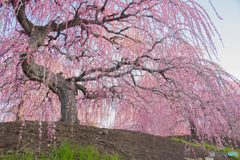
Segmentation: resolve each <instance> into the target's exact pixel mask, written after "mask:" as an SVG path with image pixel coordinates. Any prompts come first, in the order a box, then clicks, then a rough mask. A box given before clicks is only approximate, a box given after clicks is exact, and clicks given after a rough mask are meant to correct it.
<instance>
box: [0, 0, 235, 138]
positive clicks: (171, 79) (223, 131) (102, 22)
mask: <svg viewBox="0 0 240 160" xmlns="http://www.w3.org/2000/svg"><path fill="white" fill-rule="evenodd" d="M0 3H1V8H0V13H1V28H0V29H1V36H0V38H1V39H0V103H1V108H0V109H1V112H0V113H1V120H2V121H7V120H13V119H14V118H16V115H17V116H19V112H21V118H22V120H39V121H57V120H60V121H68V122H76V123H79V122H80V123H86V122H87V119H88V118H89V119H92V120H95V121H99V119H101V121H102V123H107V122H109V121H111V120H113V121H112V122H111V124H109V125H108V127H117V128H127V129H133V130H139V131H142V132H148V133H152V134H159V135H169V134H177V133H180V132H184V133H190V132H191V133H198V134H209V135H224V136H236V137H239V130H238V128H239V125H240V123H239V122H240V121H239V117H240V110H239V99H240V97H239V81H238V80H237V79H235V78H234V77H232V76H231V75H230V74H228V73H227V72H225V71H224V69H222V68H221V66H219V65H218V64H216V63H214V62H213V61H212V57H215V56H217V52H216V48H215V46H214V44H213V41H212V37H213V36H218V37H219V38H220V39H221V37H220V35H219V33H218V32H217V30H216V28H215V26H214V24H213V23H212V21H211V19H210V17H209V16H208V14H207V12H206V11H205V10H204V8H202V7H201V6H200V5H199V4H198V3H197V2H195V1H193V0H88V1H86V0H8V1H6V0H1V1H0ZM18 118H19V117H18ZM184 126H185V127H184Z"/></svg>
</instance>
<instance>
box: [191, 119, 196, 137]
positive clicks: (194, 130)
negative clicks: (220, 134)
mask: <svg viewBox="0 0 240 160" xmlns="http://www.w3.org/2000/svg"><path fill="white" fill-rule="evenodd" d="M189 123H190V131H191V135H193V134H197V132H196V125H195V124H194V122H193V121H192V120H190V121H189Z"/></svg>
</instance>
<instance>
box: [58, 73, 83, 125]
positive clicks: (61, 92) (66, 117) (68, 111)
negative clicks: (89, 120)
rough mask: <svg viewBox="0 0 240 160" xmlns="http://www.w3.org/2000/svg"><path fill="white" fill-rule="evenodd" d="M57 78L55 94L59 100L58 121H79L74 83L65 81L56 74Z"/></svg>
mask: <svg viewBox="0 0 240 160" xmlns="http://www.w3.org/2000/svg"><path fill="white" fill-rule="evenodd" d="M57 78H58V80H57V95H58V98H59V100H60V102H61V119H60V121H63V122H74V123H79V122H80V121H79V119H78V117H77V115H78V112H77V106H76V97H75V96H76V95H75V92H76V91H75V87H74V84H71V82H69V81H66V80H65V79H64V78H63V77H62V76H59V75H57Z"/></svg>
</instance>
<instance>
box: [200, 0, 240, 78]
mask: <svg viewBox="0 0 240 160" xmlns="http://www.w3.org/2000/svg"><path fill="white" fill-rule="evenodd" d="M197 2H198V3H199V4H201V5H202V6H203V7H204V8H205V9H206V11H207V12H208V13H209V15H210V17H211V19H212V21H213V23H214V24H215V26H216V28H217V30H218V31H219V33H220V34H221V37H222V39H223V43H224V48H223V46H222V43H221V41H219V40H218V39H219V38H218V37H216V38H215V39H214V42H215V44H216V47H217V51H218V58H219V60H220V62H218V63H220V65H221V66H222V67H223V68H224V69H225V70H226V71H227V72H228V73H230V74H232V75H233V76H234V77H236V78H238V79H239V80H240V0H211V2H212V4H213V5H214V7H215V9H216V10H217V12H218V14H219V15H220V17H222V18H223V20H220V19H219V18H218V17H217V16H216V14H215V12H214V10H213V9H212V7H211V5H210V3H209V1H208V0H197Z"/></svg>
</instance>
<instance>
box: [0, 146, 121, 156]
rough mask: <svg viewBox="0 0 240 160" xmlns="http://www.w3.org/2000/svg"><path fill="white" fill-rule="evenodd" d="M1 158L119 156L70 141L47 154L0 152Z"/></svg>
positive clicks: (53, 148) (54, 147)
mask: <svg viewBox="0 0 240 160" xmlns="http://www.w3.org/2000/svg"><path fill="white" fill-rule="evenodd" d="M0 159H3V160H19V159H21V160H66V159H67V160H76V159H81V160H120V159H121V158H120V156H119V155H117V154H115V155H109V154H107V153H105V154H100V153H99V152H98V151H97V150H96V149H95V147H94V146H87V147H79V146H78V145H76V144H72V143H70V142H64V143H63V144H62V145H61V146H60V147H58V148H57V147H56V146H53V147H52V149H51V152H50V154H49V155H47V154H45V153H41V154H40V155H35V154H33V153H30V152H23V153H21V154H20V153H13V152H10V153H7V154H5V155H4V154H1V155H0Z"/></svg>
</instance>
